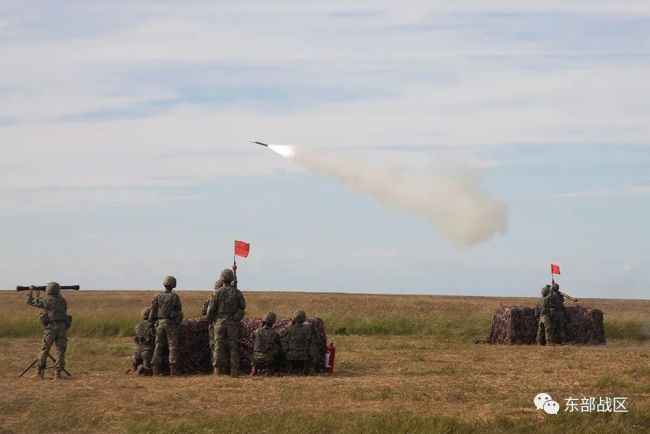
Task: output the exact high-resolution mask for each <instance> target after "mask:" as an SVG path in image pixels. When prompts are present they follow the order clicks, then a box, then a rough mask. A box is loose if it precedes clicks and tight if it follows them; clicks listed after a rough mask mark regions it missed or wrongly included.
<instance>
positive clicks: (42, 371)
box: [36, 366, 45, 380]
mask: <svg viewBox="0 0 650 434" xmlns="http://www.w3.org/2000/svg"><path fill="white" fill-rule="evenodd" d="M36 378H38V379H40V380H42V379H44V378H45V366H39V367H38V372H37V373H36Z"/></svg>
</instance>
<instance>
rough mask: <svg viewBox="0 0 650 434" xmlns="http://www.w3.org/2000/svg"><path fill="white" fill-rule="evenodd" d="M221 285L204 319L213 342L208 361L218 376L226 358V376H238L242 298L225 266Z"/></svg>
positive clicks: (244, 302)
mask: <svg viewBox="0 0 650 434" xmlns="http://www.w3.org/2000/svg"><path fill="white" fill-rule="evenodd" d="M220 280H221V281H222V282H223V286H221V287H220V288H219V289H217V292H216V294H215V295H214V297H213V298H212V301H211V302H210V305H209V306H208V312H207V315H206V317H207V319H208V321H211V322H213V328H214V334H215V337H216V342H215V345H214V355H213V357H212V363H213V366H214V374H215V375H221V374H222V373H223V372H224V365H225V364H226V363H227V361H228V358H230V375H231V376H233V377H237V376H238V375H239V323H240V322H241V320H242V318H244V313H245V311H246V300H244V295H243V294H242V293H241V291H240V290H239V289H237V288H236V287H235V286H234V284H233V283H234V282H235V273H234V272H233V271H232V270H231V269H230V268H227V269H225V270H223V271H222V272H221V279H220ZM228 356H230V357H228Z"/></svg>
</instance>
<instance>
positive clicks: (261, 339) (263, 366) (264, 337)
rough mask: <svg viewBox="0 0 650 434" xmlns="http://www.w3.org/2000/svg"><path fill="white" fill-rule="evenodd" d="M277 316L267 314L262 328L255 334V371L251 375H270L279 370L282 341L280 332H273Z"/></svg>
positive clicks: (270, 313) (263, 319)
mask: <svg viewBox="0 0 650 434" xmlns="http://www.w3.org/2000/svg"><path fill="white" fill-rule="evenodd" d="M275 320H276V315H275V313H274V312H267V313H265V314H264V317H263V318H262V327H260V328H258V329H257V330H255V331H254V332H253V338H254V339H255V341H254V344H253V360H252V362H253V370H252V371H251V375H256V374H262V373H266V374H270V373H272V372H274V371H276V370H277V367H278V362H279V361H280V356H281V355H282V341H281V340H280V335H279V334H278V332H276V331H275V330H273V324H275Z"/></svg>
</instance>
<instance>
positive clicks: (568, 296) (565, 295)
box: [558, 291, 578, 303]
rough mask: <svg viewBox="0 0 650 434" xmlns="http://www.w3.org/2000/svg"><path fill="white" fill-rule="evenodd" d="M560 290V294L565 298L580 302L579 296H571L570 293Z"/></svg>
mask: <svg viewBox="0 0 650 434" xmlns="http://www.w3.org/2000/svg"><path fill="white" fill-rule="evenodd" d="M558 292H559V293H560V295H561V296H562V297H564V298H568V299H569V300H571V301H573V302H575V303H577V302H578V299H577V298H573V297H571V296H570V295H568V294H565V293H563V292H562V291H558Z"/></svg>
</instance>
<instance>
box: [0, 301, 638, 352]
mask: <svg viewBox="0 0 650 434" xmlns="http://www.w3.org/2000/svg"><path fill="white" fill-rule="evenodd" d="M155 293H156V292H155V291H87V292H74V293H72V292H70V293H66V298H67V299H68V305H69V312H70V314H71V315H72V316H73V318H74V319H73V324H72V328H71V329H70V335H71V336H75V337H120V336H131V335H132V333H133V327H134V326H135V324H136V323H137V322H138V318H139V312H140V310H141V309H142V307H144V306H147V305H148V304H149V303H150V302H151V299H152V298H153V296H154V295H155ZM179 294H180V296H181V298H182V300H183V308H184V313H185V317H186V318H198V317H199V316H200V312H201V307H202V305H203V302H204V300H205V298H206V297H207V295H208V294H209V293H208V292H207V291H206V292H199V291H197V292H194V291H192V292H188V291H179ZM245 294H246V297H247V303H248V309H247V312H246V315H247V316H248V317H261V316H262V315H263V314H264V313H265V312H266V311H268V310H273V311H275V312H276V313H277V314H278V316H280V317H290V316H291V313H292V312H293V311H294V310H295V309H304V310H306V311H307V314H308V315H309V316H317V317H320V318H322V319H323V320H324V321H325V324H326V326H327V330H326V331H327V334H328V335H330V336H334V335H352V336H376V335H394V336H409V335H412V336H431V337H432V338H435V339H439V340H444V341H451V342H474V341H476V340H480V339H484V338H485V336H487V335H488V333H489V331H490V324H491V321H492V318H493V315H494V311H495V309H496V308H497V307H498V306H499V305H500V304H503V305H510V304H511V305H524V306H526V305H527V306H533V305H534V304H535V301H536V299H534V298H487V297H447V296H382V295H360V294H313V293H289V292H285V293H277V292H245ZM581 304H583V305H584V306H589V307H593V308H598V309H600V310H602V311H603V312H604V321H605V337H606V339H608V340H609V339H621V340H631V341H640V342H642V341H648V340H650V320H648V318H650V301H644V300H581ZM37 313H38V310H37V309H34V308H33V307H30V306H27V305H26V304H25V298H24V296H22V294H17V293H16V292H15V291H14V292H10V291H0V337H32V336H40V335H41V334H42V326H41V324H40V323H39V321H38V315H37Z"/></svg>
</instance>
